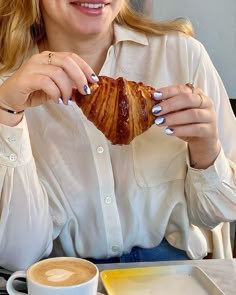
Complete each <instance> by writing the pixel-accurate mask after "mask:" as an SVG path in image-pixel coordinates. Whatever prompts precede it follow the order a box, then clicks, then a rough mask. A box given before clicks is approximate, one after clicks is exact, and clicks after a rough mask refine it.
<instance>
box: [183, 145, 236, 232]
mask: <svg viewBox="0 0 236 295" xmlns="http://www.w3.org/2000/svg"><path fill="white" fill-rule="evenodd" d="M187 162H188V173H187V177H186V182H185V190H186V196H187V199H188V210H189V215H190V220H191V221H192V223H193V224H195V225H198V226H200V227H207V228H214V227H215V226H217V225H218V224H219V223H221V222H222V221H233V220H235V216H236V212H235V207H236V186H235V182H236V165H235V164H234V163H233V162H231V161H230V160H228V159H227V158H226V157H225V154H224V151H223V149H221V151H220V153H219V155H218V157H217V159H216V160H215V163H214V164H213V165H212V166H210V167H209V168H208V169H205V170H201V169H200V170H198V169H193V168H191V167H190V166H189V159H187Z"/></svg>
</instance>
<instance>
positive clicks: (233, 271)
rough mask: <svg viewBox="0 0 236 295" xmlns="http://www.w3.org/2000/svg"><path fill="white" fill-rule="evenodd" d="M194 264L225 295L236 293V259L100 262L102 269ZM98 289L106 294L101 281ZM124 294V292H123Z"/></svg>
mask: <svg viewBox="0 0 236 295" xmlns="http://www.w3.org/2000/svg"><path fill="white" fill-rule="evenodd" d="M189 264H190V265H194V266H198V267H200V268H201V269H202V270H203V271H204V272H205V273H206V274H207V275H208V276H209V277H210V278H211V279H212V281H214V282H215V283H216V284H217V286H218V287H219V288H220V289H221V290H222V291H223V292H224V293H225V295H235V294H236V259H205V260H186V261H162V262H138V263H113V264H100V265H99V264H98V265H97V266H98V268H99V270H100V271H102V270H107V269H121V268H133V267H147V266H163V265H189ZM98 291H99V292H101V293H103V294H106V292H105V290H104V288H103V285H102V282H101V281H100V282H99V286H98ZM121 295H122V294H121Z"/></svg>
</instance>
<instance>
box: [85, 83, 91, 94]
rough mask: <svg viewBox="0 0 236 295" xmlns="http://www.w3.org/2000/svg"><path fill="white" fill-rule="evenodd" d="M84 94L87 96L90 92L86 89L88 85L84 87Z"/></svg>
mask: <svg viewBox="0 0 236 295" xmlns="http://www.w3.org/2000/svg"><path fill="white" fill-rule="evenodd" d="M84 92H85V93H86V94H87V95H89V94H91V90H90V88H89V87H88V85H84Z"/></svg>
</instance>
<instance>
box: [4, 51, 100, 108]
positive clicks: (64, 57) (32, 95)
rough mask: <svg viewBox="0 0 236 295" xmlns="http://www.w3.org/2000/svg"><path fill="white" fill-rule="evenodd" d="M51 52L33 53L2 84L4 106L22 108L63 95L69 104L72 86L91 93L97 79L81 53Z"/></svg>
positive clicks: (84, 92)
mask: <svg viewBox="0 0 236 295" xmlns="http://www.w3.org/2000/svg"><path fill="white" fill-rule="evenodd" d="M49 54H50V52H49V51H44V52H42V53H39V54H36V55H33V56H32V57H31V58H30V59H29V60H28V61H27V62H26V63H24V64H23V65H22V66H21V67H20V68H19V69H18V70H17V71H15V72H14V73H13V74H12V76H10V77H9V78H8V79H7V80H6V81H5V82H4V83H3V84H2V85H1V87H0V106H1V107H3V108H6V109H10V110H14V111H22V110H25V109H26V108H28V107H34V106H38V105H41V104H43V103H45V102H46V101H48V100H53V101H55V103H58V102H59V98H62V100H63V102H64V104H68V100H69V99H70V98H71V94H72V88H73V87H76V88H77V89H78V91H79V92H81V93H82V94H89V91H90V89H89V87H88V82H90V83H94V82H97V76H96V75H95V74H94V72H93V70H92V69H91V68H90V66H89V65H88V64H87V63H86V62H85V61H84V60H83V59H82V58H80V57H79V56H78V55H76V54H75V53H70V52H53V53H51V57H50V56H49Z"/></svg>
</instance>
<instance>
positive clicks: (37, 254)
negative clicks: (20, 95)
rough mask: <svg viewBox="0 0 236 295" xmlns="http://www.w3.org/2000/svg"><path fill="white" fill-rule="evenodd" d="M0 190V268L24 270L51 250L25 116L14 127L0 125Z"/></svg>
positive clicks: (46, 211) (48, 224)
mask: <svg viewBox="0 0 236 295" xmlns="http://www.w3.org/2000/svg"><path fill="white" fill-rule="evenodd" d="M0 188H1V195H0V266H2V267H5V268H7V269H10V270H15V269H24V268H27V267H28V266H29V265H30V264H31V263H32V262H34V261H36V260H38V259H39V258H41V257H43V256H44V255H48V254H49V252H50V251H51V247H52V241H51V240H52V223H51V217H50V214H49V206H48V198H47V194H46V192H45V190H44V188H43V187H42V185H41V183H40V180H39V179H38V175H37V170H36V166H35V162H34V159H33V156H32V151H31V146H30V139H29V134H28V128H27V122H26V119H25V117H24V118H23V120H22V121H21V122H20V123H19V124H18V125H17V126H16V127H9V126H5V125H1V124H0ZM19 251H20V253H19Z"/></svg>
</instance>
